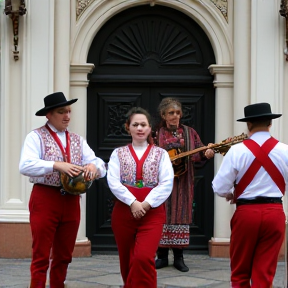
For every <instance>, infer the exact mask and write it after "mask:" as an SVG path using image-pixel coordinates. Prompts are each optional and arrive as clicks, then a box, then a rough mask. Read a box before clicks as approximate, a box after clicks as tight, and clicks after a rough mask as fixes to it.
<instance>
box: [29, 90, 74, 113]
mask: <svg viewBox="0 0 288 288" xmlns="http://www.w3.org/2000/svg"><path fill="white" fill-rule="evenodd" d="M77 100H78V99H71V100H68V101H67V99H66V97H65V96H64V94H63V93H62V92H55V93H53V94H50V95H48V96H46V97H45V98H44V105H45V107H44V108H42V109H40V110H39V111H37V112H36V113H35V115H36V116H45V115H46V114H47V112H49V111H50V110H52V109H54V108H58V107H64V106H68V105H71V104H73V103H75V102H76V101H77Z"/></svg>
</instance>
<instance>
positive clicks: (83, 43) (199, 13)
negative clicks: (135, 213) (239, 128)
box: [70, 0, 234, 248]
mask: <svg viewBox="0 0 288 288" xmlns="http://www.w3.org/2000/svg"><path fill="white" fill-rule="evenodd" d="M153 3H155V4H156V5H158V4H159V5H163V6H169V7H170V8H174V9H176V10H179V11H182V12H183V13H185V14H186V15H188V16H189V17H191V18H192V19H193V20H194V21H196V22H197V23H198V24H199V25H200V26H201V27H202V29H203V30H204V32H205V33H206V34H207V36H208V38H209V39H210V42H211V45H212V47H213V50H214V55H215V59H216V63H215V64H214V65H211V66H210V67H207V69H209V71H210V73H211V74H212V75H214V87H215V97H216V99H215V103H216V104H215V109H216V113H215V115H216V117H215V135H217V137H216V139H215V141H217V140H223V139H225V138H227V136H231V135H233V131H234V127H233V123H234V119H233V86H234V79H233V75H234V66H233V65H232V64H230V63H233V57H232V56H233V50H232V41H231V39H230V36H229V31H228V29H227V22H226V21H225V19H224V17H223V19H221V18H219V10H218V9H217V8H216V6H215V5H206V6H203V5H202V4H201V3H200V2H193V3H188V4H183V3H180V2H179V1H176V0H168V1H167V0H165V1H160V0H159V1H157V0H155V1H153ZM144 4H147V1H146V0H134V1H131V0H130V1H129V2H128V1H124V2H122V3H118V4H117V3H115V2H114V1H104V3H101V5H100V6H99V3H98V1H94V2H93V3H92V4H91V5H90V6H89V7H88V8H87V9H86V11H85V12H84V13H83V15H82V17H81V18H80V20H79V21H78V23H77V25H76V28H75V27H74V26H73V27H74V29H73V31H72V33H71V43H72V47H71V62H70V63H71V65H70V97H71V98H79V101H78V102H79V104H78V105H77V113H78V114H79V115H81V119H80V117H77V123H76V121H74V122H71V128H73V130H74V131H75V132H77V133H79V134H80V135H83V136H84V137H85V135H86V132H87V131H86V126H87V124H86V121H87V120H86V119H87V104H86V101H87V100H86V98H87V86H88V83H89V82H88V80H87V76H88V74H89V73H91V72H92V71H93V69H94V68H95V67H94V65H93V64H91V63H86V59H87V55H88V51H89V48H90V45H91V43H92V41H93V39H94V37H95V35H96V33H97V32H98V31H99V30H100V29H101V27H102V26H103V25H104V24H105V23H106V22H107V21H108V20H109V19H110V18H111V17H113V16H114V15H116V14H117V13H119V12H121V11H122V10H124V9H127V8H130V7H134V6H137V5H144ZM73 5H75V3H74V4H73ZM74 8H75V7H74ZM72 9H73V7H72ZM74 20H75V19H74ZM75 21H76V20H75ZM71 25H75V23H73V21H72V23H71ZM226 63H229V64H226ZM96 69H97V67H96ZM80 103H81V104H80ZM223 109H224V110H223ZM221 111H222V113H221ZM223 111H225V112H226V111H228V113H227V114H226V115H225V117H224V116H223ZM227 123H232V124H231V125H230V126H229V127H227ZM223 127H225V129H223ZM221 161H222V158H221V157H219V155H216V157H215V160H214V164H215V166H214V167H215V168H214V170H215V171H217V170H218V169H219V167H220V164H221ZM223 203H224V202H223V201H221V199H219V198H218V197H215V204H214V206H215V208H214V211H215V212H214V233H213V234H214V236H215V237H213V238H212V239H211V241H212V244H211V245H212V246H213V245H214V243H215V245H216V246H217V242H221V243H222V242H223V241H224V242H229V237H230V228H229V225H226V226H225V227H224V228H223V226H222V227H219V225H218V224H219V223H221V222H220V215H219V212H217V211H221V217H222V219H223V216H224V217H225V218H226V219H230V218H231V216H232V214H233V209H232V208H231V207H229V206H228V207H227V205H224V204H226V203H224V204H223ZM231 206H232V205H231ZM85 218H86V202H85V196H83V198H82V200H81V223H80V228H79V232H78V236H77V242H76V246H77V245H79V246H81V245H82V244H83V243H86V244H87V247H89V240H88V239H87V237H86V227H85V226H86V225H85V224H86V223H85V222H86V220H85ZM227 239H228V240H227ZM228 244H229V243H228ZM90 245H91V243H90ZM212 248H213V247H212Z"/></svg>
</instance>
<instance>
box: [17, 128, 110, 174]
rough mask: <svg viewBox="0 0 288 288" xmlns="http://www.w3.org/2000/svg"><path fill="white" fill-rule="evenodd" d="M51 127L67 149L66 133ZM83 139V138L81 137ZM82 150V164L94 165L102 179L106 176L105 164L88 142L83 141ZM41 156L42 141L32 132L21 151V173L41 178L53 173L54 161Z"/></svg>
mask: <svg viewBox="0 0 288 288" xmlns="http://www.w3.org/2000/svg"><path fill="white" fill-rule="evenodd" d="M48 125H49V127H50V128H51V129H52V130H53V131H54V132H56V133H57V136H58V137H59V138H60V140H61V143H62V145H63V146H64V147H66V135H65V132H59V131H57V130H56V129H55V127H53V126H52V125H51V124H49V123H48ZM81 138H82V137H81ZM82 143H83V149H82V164H83V165H86V164H89V163H93V164H94V165H95V166H96V167H97V168H98V169H99V172H100V178H102V177H104V176H105V175H106V166H105V162H104V161H103V160H102V159H101V158H98V157H96V156H95V153H94V151H93V150H92V149H91V148H90V147H89V145H88V143H87V141H86V140H85V139H83V141H82ZM42 158H43V157H42V155H41V139H40V138H39V135H38V134H37V133H36V132H35V131H31V132H30V133H29V134H28V135H27V136H26V138H25V140H24V144H23V147H22V150H21V157H20V162H19V170H20V173H21V174H23V175H25V176H29V177H40V176H43V175H46V174H50V173H52V172H53V165H54V163H55V162H54V161H46V160H43V159H42Z"/></svg>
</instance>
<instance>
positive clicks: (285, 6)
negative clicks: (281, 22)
mask: <svg viewBox="0 0 288 288" xmlns="http://www.w3.org/2000/svg"><path fill="white" fill-rule="evenodd" d="M279 13H280V15H281V16H283V17H285V35H286V40H285V42H286V43H285V44H286V45H285V46H286V47H285V49H284V55H285V56H286V61H288V0H281V4H280V11H279Z"/></svg>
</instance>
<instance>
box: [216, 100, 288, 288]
mask: <svg viewBox="0 0 288 288" xmlns="http://www.w3.org/2000/svg"><path fill="white" fill-rule="evenodd" d="M244 114H245V117H244V118H242V119H238V120H237V121H240V122H247V128H248V131H249V139H247V140H244V141H243V142H242V143H239V144H236V145H234V146H232V147H231V149H230V150H229V151H228V153H227V154H226V156H225V157H224V158H223V162H222V164H221V167H220V169H219V171H218V173H217V174H216V176H215V178H214V180H213V182H212V186H213V190H214V192H215V193H216V194H218V195H219V196H221V197H225V198H226V200H227V201H230V200H231V203H236V211H235V213H234V215H233V217H232V219H231V237H230V259H231V287H234V288H236V287H237V288H238V287H241V288H242V287H245V288H246V287H261V288H266V287H267V288H268V287H272V284H273V278H274V276H275V272H276V268H277V260H278V254H279V251H280V248H281V245H282V243H283V240H284V233H285V214H284V211H283V206H282V197H283V195H284V193H285V189H286V185H287V183H288V145H286V144H283V143H280V142H279V141H278V140H276V139H275V138H273V137H271V135H270V133H269V130H270V127H271V124H272V119H275V118H279V117H280V116H281V114H273V113H272V112H271V107H270V105H269V104H268V103H257V104H252V105H248V106H246V107H245V108H244Z"/></svg>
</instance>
